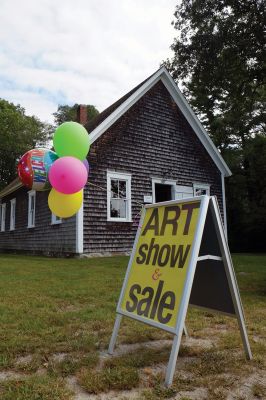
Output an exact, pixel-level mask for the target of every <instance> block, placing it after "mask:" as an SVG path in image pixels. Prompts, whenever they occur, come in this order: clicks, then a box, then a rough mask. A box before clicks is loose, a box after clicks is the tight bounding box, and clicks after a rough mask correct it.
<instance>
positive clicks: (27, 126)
mask: <svg viewBox="0 0 266 400" xmlns="http://www.w3.org/2000/svg"><path fill="white" fill-rule="evenodd" d="M51 133H52V126H51V125H49V124H45V123H43V122H41V121H40V120H39V119H38V118H36V117H34V116H31V117H30V116H27V115H26V114H25V110H24V108H22V107H21V106H20V105H15V104H13V103H9V102H8V101H6V100H3V99H0V188H2V187H4V186H5V185H6V184H8V183H9V182H10V181H11V180H12V179H14V178H15V177H16V176H17V171H16V164H17V161H18V160H19V158H20V157H21V156H22V155H23V154H24V153H25V152H26V151H28V150H30V149H32V148H34V147H36V146H45V144H46V142H47V141H48V139H49V137H50V135H51Z"/></svg>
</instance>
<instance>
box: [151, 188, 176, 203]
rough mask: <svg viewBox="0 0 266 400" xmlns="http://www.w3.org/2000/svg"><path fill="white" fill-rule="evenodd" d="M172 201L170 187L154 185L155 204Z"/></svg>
mask: <svg viewBox="0 0 266 400" xmlns="http://www.w3.org/2000/svg"><path fill="white" fill-rule="evenodd" d="M169 200H172V185H164V184H162V183H155V203H160V202H162V201H169Z"/></svg>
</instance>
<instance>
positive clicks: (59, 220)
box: [52, 213, 62, 225]
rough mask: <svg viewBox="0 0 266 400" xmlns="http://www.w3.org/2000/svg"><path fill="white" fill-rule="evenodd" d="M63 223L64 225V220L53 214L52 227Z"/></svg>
mask: <svg viewBox="0 0 266 400" xmlns="http://www.w3.org/2000/svg"><path fill="white" fill-rule="evenodd" d="M61 223H62V219H61V218H60V217H58V216H57V215H55V214H53V213H52V225H56V224H61Z"/></svg>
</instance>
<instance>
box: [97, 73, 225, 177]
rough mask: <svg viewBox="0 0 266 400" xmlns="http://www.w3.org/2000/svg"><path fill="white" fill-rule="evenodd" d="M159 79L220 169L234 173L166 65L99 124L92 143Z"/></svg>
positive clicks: (222, 171) (223, 171)
mask: <svg viewBox="0 0 266 400" xmlns="http://www.w3.org/2000/svg"><path fill="white" fill-rule="evenodd" d="M159 80H161V81H162V82H163V84H164V85H165V87H166V88H167V90H168V91H169V93H170V95H171V96H172V98H173V99H174V101H175V103H176V104H177V106H178V107H179V109H180V111H181V112H182V114H183V115H184V117H185V118H186V120H187V121H188V123H189V125H190V126H191V127H192V129H193V131H194V132H195V134H196V135H197V137H198V138H199V140H200V141H201V143H202V144H203V146H204V147H205V148H206V150H207V152H208V153H209V155H210V157H211V158H212V160H213V161H214V163H215V164H216V165H217V167H218V169H219V170H220V171H221V173H223V175H224V176H230V175H232V173H231V171H230V169H229V168H228V166H227V165H226V163H225V161H224V160H223V158H222V156H221V154H220V153H219V151H218V150H217V148H216V147H215V145H214V143H213V142H212V140H211V139H210V137H209V135H208V133H207V132H206V130H205V129H204V128H203V126H202V125H201V123H200V121H199V119H198V118H197V116H196V115H195V114H194V112H193V111H192V109H191V107H190V106H189V104H188V102H187V101H186V99H185V98H184V96H183V95H182V93H181V92H180V90H179V89H178V87H177V85H176V84H175V82H174V80H173V78H172V77H171V75H170V74H169V72H168V71H167V69H166V68H165V67H162V68H160V69H159V70H158V71H157V72H156V73H155V74H154V75H152V76H151V78H150V79H148V80H147V81H146V82H145V83H144V84H143V85H142V86H141V87H140V88H139V89H138V90H136V91H135V92H134V93H133V94H132V95H131V96H130V97H129V98H128V99H127V100H125V101H124V103H122V104H121V105H120V106H119V107H118V108H117V109H116V110H115V111H114V112H112V114H110V115H109V116H108V117H107V118H106V119H105V120H104V121H103V122H102V123H101V124H100V125H98V126H97V127H96V128H95V129H94V130H93V131H92V132H91V134H90V135H89V136H90V141H91V143H93V142H95V140H97V139H98V138H99V137H100V136H101V135H102V134H103V133H104V132H105V131H106V130H107V129H108V128H109V127H110V126H111V125H113V124H114V123H115V122H116V121H117V120H118V118H120V117H121V116H122V115H123V114H124V113H125V112H126V111H127V110H128V109H129V108H130V107H131V106H132V105H133V104H135V103H136V102H137V101H138V100H139V99H140V98H141V97H142V96H143V95H144V94H145V93H146V92H147V91H148V90H150V89H151V88H152V86H154V85H155V84H156V83H157V82H158V81H159Z"/></svg>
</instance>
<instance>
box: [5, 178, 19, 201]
mask: <svg viewBox="0 0 266 400" xmlns="http://www.w3.org/2000/svg"><path fill="white" fill-rule="evenodd" d="M22 186H23V185H22V183H21V182H20V180H19V178H16V179H14V180H13V181H12V182H11V183H10V184H9V185H7V186H6V187H5V188H4V189H3V190H1V192H0V198H1V197H4V196H7V195H8V194H10V193H12V192H14V191H15V190H17V189H19V188H20V187H22Z"/></svg>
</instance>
